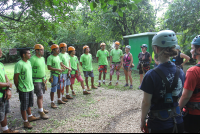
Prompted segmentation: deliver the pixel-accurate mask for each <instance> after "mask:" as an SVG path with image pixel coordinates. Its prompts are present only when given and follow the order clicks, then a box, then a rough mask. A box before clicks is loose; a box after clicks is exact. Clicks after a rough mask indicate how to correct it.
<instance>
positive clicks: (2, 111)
mask: <svg viewBox="0 0 200 134" xmlns="http://www.w3.org/2000/svg"><path fill="white" fill-rule="evenodd" d="M7 113H10V104H9V100H5V102H3V101H2V98H0V122H2V121H3V120H4V118H5V115H6V114H7Z"/></svg>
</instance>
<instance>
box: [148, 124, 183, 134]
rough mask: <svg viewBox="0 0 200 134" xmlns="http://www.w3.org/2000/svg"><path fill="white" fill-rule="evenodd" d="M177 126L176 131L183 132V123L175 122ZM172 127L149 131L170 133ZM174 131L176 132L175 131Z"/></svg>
mask: <svg viewBox="0 0 200 134" xmlns="http://www.w3.org/2000/svg"><path fill="white" fill-rule="evenodd" d="M177 128H178V133H183V132H184V123H180V124H177ZM173 129H174V128H173V127H172V128H169V129H165V130H151V132H150V133H172V132H173ZM175 133H176V132H175Z"/></svg>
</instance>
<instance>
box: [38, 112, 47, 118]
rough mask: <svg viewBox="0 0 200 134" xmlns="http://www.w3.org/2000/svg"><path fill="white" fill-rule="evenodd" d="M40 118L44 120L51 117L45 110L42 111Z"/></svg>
mask: <svg viewBox="0 0 200 134" xmlns="http://www.w3.org/2000/svg"><path fill="white" fill-rule="evenodd" d="M40 118H41V119H43V120H46V119H49V117H48V116H47V115H46V114H45V113H44V112H40Z"/></svg>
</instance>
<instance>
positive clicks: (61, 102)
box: [58, 100, 66, 104]
mask: <svg viewBox="0 0 200 134" xmlns="http://www.w3.org/2000/svg"><path fill="white" fill-rule="evenodd" d="M58 104H66V103H65V102H63V101H61V100H58Z"/></svg>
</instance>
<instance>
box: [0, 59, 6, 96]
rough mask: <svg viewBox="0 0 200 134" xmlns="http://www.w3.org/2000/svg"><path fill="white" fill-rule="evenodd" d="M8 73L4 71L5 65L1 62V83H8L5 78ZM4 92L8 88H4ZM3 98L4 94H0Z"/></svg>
mask: <svg viewBox="0 0 200 134" xmlns="http://www.w3.org/2000/svg"><path fill="white" fill-rule="evenodd" d="M5 75H6V73H5V70H4V65H3V64H2V63H1V62H0V82H2V83H6V77H5ZM2 89H3V90H5V89H6V87H3V88H2ZM2 97H3V93H0V98H2Z"/></svg>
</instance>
